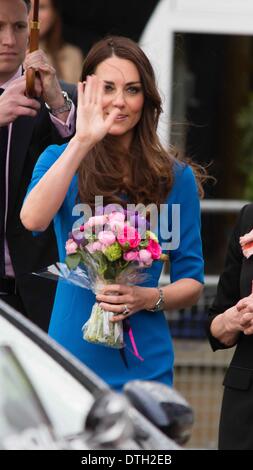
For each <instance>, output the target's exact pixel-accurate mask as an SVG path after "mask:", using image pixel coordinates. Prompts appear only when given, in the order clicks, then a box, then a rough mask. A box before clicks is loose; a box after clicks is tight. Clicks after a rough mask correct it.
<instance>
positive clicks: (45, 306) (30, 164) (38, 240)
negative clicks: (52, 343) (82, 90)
mask: <svg viewBox="0 0 253 470" xmlns="http://www.w3.org/2000/svg"><path fill="white" fill-rule="evenodd" d="M62 88H63V89H64V90H66V91H67V92H68V93H69V94H70V96H73V95H75V86H74V85H66V84H62ZM64 141H65V139H63V138H62V137H61V136H60V135H59V134H58V132H57V130H56V128H55V127H54V126H53V124H52V122H51V120H50V117H49V113H48V110H47V109H46V107H45V104H44V103H42V106H41V110H40V112H39V113H38V115H37V116H36V118H31V117H24V116H22V117H19V118H18V119H16V121H15V122H14V123H13V130H12V139H11V149H10V167H9V192H8V215H7V227H6V237H7V241H8V246H9V251H10V256H11V260H12V264H13V268H14V272H15V276H16V280H17V285H18V290H19V293H20V296H21V298H22V301H23V304H24V306H25V309H26V314H27V316H28V318H30V319H31V320H32V321H33V322H34V323H36V324H37V325H39V326H40V327H41V328H43V329H44V330H47V327H48V323H49V319H50V314H51V310H52V305H53V299H54V293H55V288H56V285H55V284H56V283H54V282H53V281H48V280H45V279H42V278H39V277H38V278H37V277H35V276H32V275H31V274H30V273H32V272H33V271H38V270H39V269H42V268H45V267H46V266H48V265H49V264H52V263H54V262H56V261H57V260H58V252H57V248H56V240H55V236H54V232H53V227H52V224H51V226H50V227H49V229H48V230H46V231H45V232H44V233H42V234H41V235H40V236H37V237H34V236H33V235H32V233H31V232H29V231H28V230H26V229H25V228H24V227H23V225H22V223H21V221H20V210H21V207H22V204H23V200H24V198H25V195H26V191H27V187H28V185H29V183H30V180H31V177H32V172H33V168H34V165H35V163H36V161H37V159H38V157H39V156H40V154H41V153H42V152H43V150H44V149H45V148H46V147H48V145H51V144H54V143H59V144H62V143H63V142H64Z"/></svg>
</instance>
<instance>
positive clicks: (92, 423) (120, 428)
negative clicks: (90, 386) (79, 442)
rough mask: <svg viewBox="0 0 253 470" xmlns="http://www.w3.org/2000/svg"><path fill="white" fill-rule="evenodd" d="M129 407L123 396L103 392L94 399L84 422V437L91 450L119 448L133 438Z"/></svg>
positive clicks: (108, 391) (107, 391) (106, 391)
mask: <svg viewBox="0 0 253 470" xmlns="http://www.w3.org/2000/svg"><path fill="white" fill-rule="evenodd" d="M129 407H130V404H129V402H128V400H127V398H126V397H124V395H119V394H117V393H116V392H112V391H110V390H103V394H102V395H100V396H99V397H98V398H96V399H95V402H94V403H93V405H92V407H91V409H90V411H89V413H88V415H87V418H86V421H85V435H86V436H87V442H88V443H89V445H91V446H92V447H91V448H93V447H95V448H97V449H99V448H120V447H121V445H122V444H123V443H125V442H126V441H127V440H128V439H130V438H132V437H133V435H134V431H133V425H132V422H131V420H130V417H129Z"/></svg>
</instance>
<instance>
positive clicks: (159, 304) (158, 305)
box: [147, 287, 164, 312]
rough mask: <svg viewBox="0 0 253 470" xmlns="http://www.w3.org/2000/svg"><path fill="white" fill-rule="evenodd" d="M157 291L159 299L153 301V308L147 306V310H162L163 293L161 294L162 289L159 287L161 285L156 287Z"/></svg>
mask: <svg viewBox="0 0 253 470" xmlns="http://www.w3.org/2000/svg"><path fill="white" fill-rule="evenodd" d="M157 289H158V291H159V299H158V300H157V302H156V303H155V305H154V307H153V308H148V309H147V310H149V311H150V312H157V311H158V310H162V309H163V306H164V295H163V290H162V289H161V287H157Z"/></svg>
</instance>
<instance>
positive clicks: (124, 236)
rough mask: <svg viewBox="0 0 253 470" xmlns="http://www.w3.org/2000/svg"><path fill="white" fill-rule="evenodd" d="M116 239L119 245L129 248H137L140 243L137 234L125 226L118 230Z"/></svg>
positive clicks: (128, 226)
mask: <svg viewBox="0 0 253 470" xmlns="http://www.w3.org/2000/svg"><path fill="white" fill-rule="evenodd" d="M117 239H118V242H119V244H120V245H122V246H129V247H130V248H137V246H139V244H140V242H141V236H140V234H139V232H138V231H137V230H136V229H135V228H134V227H131V226H130V225H125V226H124V228H123V230H122V229H120V230H119V233H118V236H117Z"/></svg>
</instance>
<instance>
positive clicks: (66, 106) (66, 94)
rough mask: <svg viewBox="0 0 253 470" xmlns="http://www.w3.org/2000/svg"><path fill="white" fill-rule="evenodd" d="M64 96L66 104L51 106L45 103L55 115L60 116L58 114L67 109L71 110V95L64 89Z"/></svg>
mask: <svg viewBox="0 0 253 470" xmlns="http://www.w3.org/2000/svg"><path fill="white" fill-rule="evenodd" d="M62 96H63V98H64V104H63V105H62V106H59V108H50V106H49V105H48V104H47V103H45V105H46V107H47V109H48V111H49V112H50V113H51V114H53V116H58V114H62V113H66V112H67V111H70V110H71V106H72V101H71V99H70V98H69V95H68V93H67V92H66V91H62Z"/></svg>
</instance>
